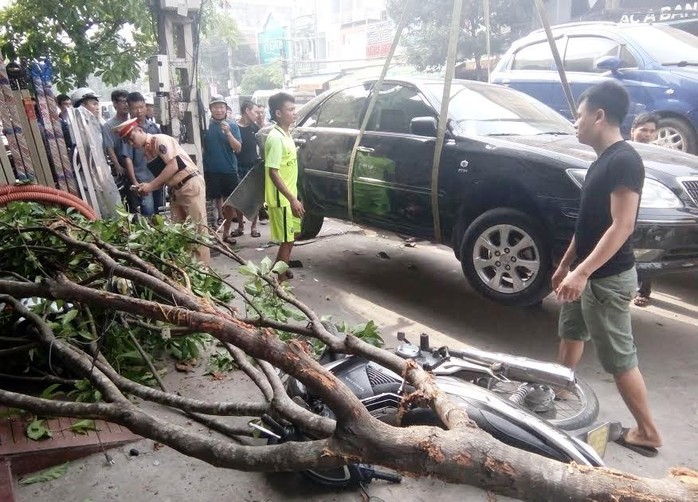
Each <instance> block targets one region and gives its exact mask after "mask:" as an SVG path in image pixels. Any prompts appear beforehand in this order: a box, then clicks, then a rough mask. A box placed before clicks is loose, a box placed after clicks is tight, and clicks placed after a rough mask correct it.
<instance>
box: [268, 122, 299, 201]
mask: <svg viewBox="0 0 698 502" xmlns="http://www.w3.org/2000/svg"><path fill="white" fill-rule="evenodd" d="M264 168H265V169H264V199H265V201H266V203H267V205H268V206H269V207H283V206H290V205H291V203H290V202H289V200H288V199H286V197H284V195H283V194H282V193H281V192H279V190H277V188H276V186H275V185H274V183H273V182H272V180H271V177H270V176H269V170H270V169H277V170H278V171H279V176H281V179H282V180H283V182H284V184H285V185H286V187H287V188H288V190H289V191H290V192H291V194H293V196H294V197H298V160H297V158H296V144H295V143H294V142H293V138H291V135H290V134H288V133H286V132H284V130H283V129H281V128H280V127H279V126H275V127H274V128H273V129H272V130H271V131H269V136H267V140H266V142H265V144H264Z"/></svg>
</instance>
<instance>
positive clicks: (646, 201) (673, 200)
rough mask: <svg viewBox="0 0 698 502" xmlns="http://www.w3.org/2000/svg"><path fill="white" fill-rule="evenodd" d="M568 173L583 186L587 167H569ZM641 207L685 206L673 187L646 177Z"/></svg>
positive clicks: (671, 207) (670, 207) (575, 181)
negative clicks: (673, 190) (672, 189)
mask: <svg viewBox="0 0 698 502" xmlns="http://www.w3.org/2000/svg"><path fill="white" fill-rule="evenodd" d="M567 175H568V176H569V177H570V178H571V179H572V181H574V183H575V185H577V186H578V187H579V188H582V185H583V184H584V178H586V175H587V170H586V169H568V170H567ZM640 207H641V208H652V209H673V208H679V207H683V202H681V199H679V198H678V197H677V196H676V194H675V193H674V192H672V191H671V189H670V188H669V187H668V186H666V185H665V184H664V183H660V182H659V181H657V180H655V179H653V178H647V177H645V185H644V187H643V188H642V198H641V199H640Z"/></svg>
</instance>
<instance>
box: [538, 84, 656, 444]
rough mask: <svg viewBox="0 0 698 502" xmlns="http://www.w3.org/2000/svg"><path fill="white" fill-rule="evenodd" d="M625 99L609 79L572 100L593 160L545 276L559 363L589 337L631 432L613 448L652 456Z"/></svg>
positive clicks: (569, 362)
mask: <svg viewBox="0 0 698 502" xmlns="http://www.w3.org/2000/svg"><path fill="white" fill-rule="evenodd" d="M628 106H629V98H628V94H627V92H626V91H625V89H623V88H622V87H621V86H620V85H618V84H616V83H614V82H604V83H601V84H598V85H595V86H593V87H591V88H589V89H588V90H587V91H586V92H584V94H582V96H581V97H580V98H579V106H578V109H577V115H578V118H577V122H576V123H575V126H576V127H577V137H578V138H579V141H580V143H584V144H586V145H589V146H591V147H592V148H594V150H595V151H596V154H597V156H598V158H597V159H596V161H595V162H593V163H592V164H591V166H590V167H589V170H588V172H587V175H586V179H585V181H584V186H583V187H582V196H581V205H580V208H579V218H578V220H577V224H576V227H575V232H574V237H573V238H572V242H570V245H569V247H568V249H567V251H566V252H565V255H564V257H563V258H562V261H561V262H560V265H559V266H558V268H557V270H556V271H555V273H554V274H553V278H552V283H553V284H552V285H553V289H554V290H555V292H556V294H557V299H558V301H561V302H564V305H563V306H562V308H561V310H560V324H559V334H560V349H559V350H560V352H559V357H560V361H561V362H562V364H564V365H566V366H568V367H571V368H574V367H575V366H576V364H577V363H578V362H579V359H580V358H581V356H582V352H583V351H584V342H586V341H588V340H590V339H591V340H592V341H593V342H594V345H595V347H596V351H597V354H598V356H599V360H600V361H601V365H602V366H603V368H604V370H606V371H607V372H608V373H611V374H612V375H613V377H614V379H615V381H616V386H617V387H618V390H619V392H620V394H621V396H622V397H623V400H624V401H625V404H626V406H627V407H628V409H629V410H630V412H631V413H632V415H633V417H634V418H635V420H636V421H637V427H634V428H631V429H621V430H619V431H618V436H619V437H617V438H614V439H615V440H616V442H617V443H619V444H621V445H623V446H626V447H628V448H630V449H631V450H633V451H635V452H637V453H640V454H642V455H645V456H655V455H656V454H657V447H659V446H661V444H662V441H661V437H660V435H659V431H658V429H657V426H656V424H655V422H654V419H653V418H652V414H651V412H650V408H649V401H648V398H647V388H646V387H645V382H644V379H643V377H642V374H641V373H640V370H639V368H638V361H637V350H636V347H635V342H634V340H633V335H632V327H631V323H630V301H631V300H632V298H633V295H634V292H635V289H636V288H637V272H636V271H635V258H634V254H633V248H632V244H631V241H630V239H631V236H632V234H633V231H634V229H635V221H636V219H637V213H638V210H639V205H640V195H641V193H642V186H643V183H644V178H645V170H644V166H643V164H642V159H641V158H640V156H639V155H638V154H637V152H636V151H635V150H634V149H633V148H632V147H631V146H630V145H628V144H627V143H626V142H625V141H624V140H623V137H622V136H621V133H620V124H621V123H622V122H623V119H624V117H625V115H626V114H627V112H628Z"/></svg>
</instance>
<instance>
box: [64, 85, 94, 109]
mask: <svg viewBox="0 0 698 502" xmlns="http://www.w3.org/2000/svg"><path fill="white" fill-rule="evenodd" d="M85 98H95V99H99V95H98V94H97V93H96V92H95V91H93V90H92V89H90V88H89V87H80V88H79V89H77V90H75V91H73V94H71V95H70V100H71V101H72V102H73V106H74V107H75V108H77V107H78V106H80V104H81V103H82V100H83V99H85Z"/></svg>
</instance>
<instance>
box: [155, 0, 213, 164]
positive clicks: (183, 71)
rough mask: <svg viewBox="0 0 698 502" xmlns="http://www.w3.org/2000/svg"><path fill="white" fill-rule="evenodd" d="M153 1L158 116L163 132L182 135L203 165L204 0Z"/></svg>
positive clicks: (188, 147) (190, 153)
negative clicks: (200, 73)
mask: <svg viewBox="0 0 698 502" xmlns="http://www.w3.org/2000/svg"><path fill="white" fill-rule="evenodd" d="M151 2H152V3H151V5H152V7H153V12H154V15H155V16H156V21H157V27H158V51H159V54H158V55H157V56H154V57H153V58H151V59H150V60H149V72H148V73H149V79H150V89H151V91H153V92H155V109H156V113H157V114H158V115H157V118H158V119H159V121H160V123H161V124H162V125H163V132H165V133H166V134H169V135H171V136H174V137H175V138H176V139H178V140H179V143H180V144H181V145H182V148H183V149H184V151H186V152H187V153H188V154H189V156H190V157H191V158H192V159H193V160H194V161H195V162H196V163H197V164H198V165H199V168H201V167H202V164H201V130H200V125H199V123H200V122H199V103H198V90H197V88H196V82H197V79H196V67H197V64H196V63H197V62H196V60H195V58H196V57H197V54H198V43H199V40H198V38H199V36H198V30H199V24H200V12H201V0H151ZM195 30H196V33H195ZM195 44H196V45H197V47H195Z"/></svg>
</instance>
